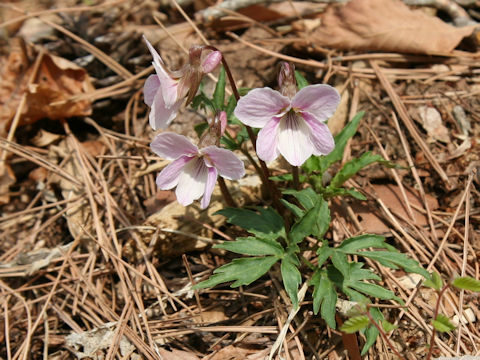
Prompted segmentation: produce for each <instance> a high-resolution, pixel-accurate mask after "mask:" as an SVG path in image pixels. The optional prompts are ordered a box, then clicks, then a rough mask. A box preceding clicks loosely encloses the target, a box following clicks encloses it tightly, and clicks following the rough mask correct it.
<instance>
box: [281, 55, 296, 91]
mask: <svg viewBox="0 0 480 360" xmlns="http://www.w3.org/2000/svg"><path fill="white" fill-rule="evenodd" d="M278 86H279V87H280V93H281V94H282V95H285V96H288V97H289V98H293V97H294V96H295V94H296V93H297V81H296V79H295V65H293V64H290V63H287V62H282V63H280V71H279V72H278Z"/></svg>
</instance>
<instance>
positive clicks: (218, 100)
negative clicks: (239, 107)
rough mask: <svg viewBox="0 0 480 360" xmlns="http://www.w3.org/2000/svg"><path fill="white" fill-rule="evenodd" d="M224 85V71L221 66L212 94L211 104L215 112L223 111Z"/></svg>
mask: <svg viewBox="0 0 480 360" xmlns="http://www.w3.org/2000/svg"><path fill="white" fill-rule="evenodd" d="M225 85H226V78H225V69H224V67H223V66H222V67H221V69H220V73H219V74H218V81H217V85H216V86H215V91H214V92H213V103H214V104H215V107H216V108H217V110H223V108H224V106H225Z"/></svg>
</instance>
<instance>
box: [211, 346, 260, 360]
mask: <svg viewBox="0 0 480 360" xmlns="http://www.w3.org/2000/svg"><path fill="white" fill-rule="evenodd" d="M257 352H258V350H252V349H245V348H242V347H237V346H233V345H228V346H227V347H224V348H222V349H221V350H220V351H219V352H217V353H216V354H215V355H213V356H212V357H207V358H208V360H224V359H229V360H244V359H246V358H247V356H248V355H251V354H255V353H257Z"/></svg>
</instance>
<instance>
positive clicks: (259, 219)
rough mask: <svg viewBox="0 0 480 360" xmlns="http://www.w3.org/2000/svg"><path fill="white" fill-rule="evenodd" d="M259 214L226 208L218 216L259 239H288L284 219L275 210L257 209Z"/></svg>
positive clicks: (218, 212)
mask: <svg viewBox="0 0 480 360" xmlns="http://www.w3.org/2000/svg"><path fill="white" fill-rule="evenodd" d="M256 210H257V211H258V212H255V211H252V210H247V209H239V208H225V209H222V210H220V211H217V212H216V214H219V215H223V216H225V217H226V218H227V221H228V222H229V223H231V224H234V225H237V226H240V227H241V228H243V229H245V230H247V231H248V232H250V233H252V234H254V235H256V236H257V237H258V238H261V239H267V240H276V239H278V238H279V237H286V235H285V228H284V225H283V219H282V217H281V216H280V215H278V214H277V212H276V211H275V210H273V209H272V208H270V207H268V208H266V209H264V208H262V207H257V208H256Z"/></svg>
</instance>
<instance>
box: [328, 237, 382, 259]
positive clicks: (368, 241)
mask: <svg viewBox="0 0 480 360" xmlns="http://www.w3.org/2000/svg"><path fill="white" fill-rule="evenodd" d="M370 247H373V248H381V249H383V248H385V238H384V237H383V236H380V235H374V234H364V235H360V236H354V237H351V238H348V239H346V240H344V241H343V242H342V244H341V245H340V246H338V247H337V248H336V249H338V250H342V251H344V252H346V253H349V254H353V253H354V252H356V251H358V250H360V249H368V248H370Z"/></svg>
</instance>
